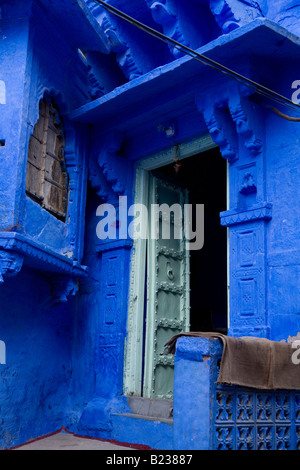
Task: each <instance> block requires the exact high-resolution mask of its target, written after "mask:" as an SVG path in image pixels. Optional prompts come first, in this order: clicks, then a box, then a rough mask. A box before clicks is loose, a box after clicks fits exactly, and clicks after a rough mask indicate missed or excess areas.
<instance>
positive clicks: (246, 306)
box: [0, 0, 300, 449]
mask: <svg viewBox="0 0 300 470" xmlns="http://www.w3.org/2000/svg"><path fill="white" fill-rule="evenodd" d="M110 3H111V4H113V5H115V6H117V7H119V8H121V9H123V10H124V11H126V12H127V13H128V14H131V15H133V16H135V17H136V18H137V19H139V20H141V21H143V22H145V23H146V24H148V25H150V26H151V27H155V28H157V29H159V30H160V31H163V32H164V33H165V34H167V35H169V36H171V37H172V38H174V39H176V40H178V41H180V42H182V43H183V44H185V45H187V46H190V47H193V48H198V49H199V51H200V52H201V53H203V54H204V55H205V54H206V55H207V56H209V57H211V58H213V59H215V60H217V61H219V62H221V63H223V64H224V65H226V66H229V67H231V68H233V69H234V70H236V71H237V72H239V73H242V74H244V75H246V76H247V77H249V78H251V79H253V80H256V81H259V82H260V83H262V84H264V85H265V86H268V87H269V88H272V89H274V90H275V91H277V92H278V93H282V94H284V95H285V96H287V97H288V98H291V96H292V93H293V92H294V91H295V90H294V89H293V88H292V83H293V82H294V81H295V80H299V79H300V77H299V76H298V75H297V74H298V71H297V68H296V65H295V64H296V63H297V61H299V51H300V49H299V45H300V39H299V35H300V26H299V15H300V13H299V12H300V7H299V5H298V2H296V1H295V0H291V1H290V2H285V1H277V2H271V1H270V2H269V1H267V0H264V1H261V2H243V1H239V0H227V1H221V0H220V1H217V0H214V1H212V0H211V1H210V2H208V1H207V2H205V1H200V0H190V2H185V3H184V4H183V3H182V2H180V1H179V0H164V1H161V2H153V1H151V0H135V1H132V2H125V1H121V0H112V1H111V2H110ZM0 7H1V23H0V26H1V36H0V37H1V42H0V60H1V69H0V159H1V169H0V230H1V232H0V304H1V314H0V341H4V342H5V345H6V364H0V379H1V383H0V392H1V393H0V397H1V398H0V409H1V416H0V438H1V445H2V446H3V447H9V446H12V445H16V444H19V443H21V442H24V441H25V440H27V439H29V438H31V437H37V436H39V435H42V434H46V433H49V432H53V431H56V430H57V429H59V428H60V427H61V426H62V425H64V426H66V427H68V428H69V429H70V430H74V431H76V432H78V433H81V434H85V435H86V434H88V435H91V436H95V437H105V438H108V439H115V440H127V441H128V442H131V443H139V444H144V445H149V446H151V447H154V448H164V449H165V448H169V449H171V448H174V449H201V448H216V447H217V441H216V440H215V439H214V438H213V437H212V436H213V433H215V432H216V427H215V428H214V427H213V426H215V424H214V423H212V422H211V420H210V415H209V410H211V411H212V412H213V413H214V412H215V411H214V410H215V409H216V408H214V406H215V407H217V404H216V403H217V402H216V401H215V402H214V403H215V405H213V408H210V405H209V404H210V403H213V400H215V396H216V395H215V392H216V389H215V386H214V373H215V363H216V361H217V359H218V357H219V355H220V354H221V352H220V350H219V349H218V347H217V346H216V344H215V343H212V342H211V341H204V340H199V339H193V340H192V339H184V340H182V341H181V342H180V345H179V347H178V350H177V353H176V361H175V381H174V419H173V425H171V424H170V423H167V422H163V421H151V420H149V419H140V417H139V418H137V417H128V416H127V415H128V414H130V413H131V410H130V408H129V405H128V403H127V400H126V397H125V396H124V394H123V368H124V362H125V361H126V357H125V356H124V354H125V353H126V344H127V342H128V341H130V328H131V326H130V324H129V323H128V322H127V313H128V303H129V301H132V299H131V298H130V292H131V286H130V270H131V262H132V259H133V258H132V256H133V254H134V250H133V246H132V243H131V240H124V239H120V240H119V239H118V240H115V241H109V240H106V241H103V242H101V241H99V240H98V239H97V236H96V226H97V222H98V218H97V217H96V209H97V207H98V205H99V204H101V203H102V202H108V203H111V204H114V205H117V203H118V198H119V196H124V195H125V196H128V198H129V199H128V204H131V203H132V202H134V196H135V192H134V184H135V169H136V165H137V164H138V162H139V161H140V160H141V159H142V158H146V157H149V156H151V155H153V154H156V153H158V152H163V151H165V150H168V149H170V148H172V147H173V146H174V145H176V144H183V143H188V142H190V141H192V140H193V139H195V138H199V137H201V136H205V135H207V134H208V133H209V134H210V135H211V137H212V139H213V140H214V142H215V143H216V145H217V146H218V147H219V149H220V152H221V155H222V157H223V158H225V159H226V160H227V161H228V167H229V188H228V190H229V206H228V210H226V211H223V212H222V213H221V215H220V224H221V225H222V226H223V227H228V233H229V275H230V276H229V277H230V295H229V300H230V319H229V320H230V322H229V325H228V326H229V334H231V335H234V336H244V335H247V336H251V335H252V336H261V337H267V338H269V339H273V340H282V339H287V338H288V337H289V336H296V335H297V333H298V332H299V331H300V319H299V312H300V304H299V269H300V268H299V266H300V258H299V253H300V246H299V217H298V207H299V203H300V201H299V191H298V187H299V179H300V173H299V159H298V150H299V149H298V133H299V130H298V127H299V123H295V122H291V121H287V120H284V119H282V118H280V117H279V116H277V115H276V114H275V113H273V112H272V111H271V110H270V108H269V105H270V102H269V101H267V100H265V99H262V98H259V97H257V96H256V95H254V94H253V92H252V91H251V90H249V89H247V88H246V87H243V86H241V85H240V84H238V83H237V82H235V81H234V80H232V79H230V78H229V77H226V76H225V75H221V74H219V73H218V72H216V71H214V70H212V69H210V68H208V67H206V66H205V65H204V64H201V63H199V62H197V61H195V60H193V59H191V58H190V57H186V56H182V54H179V53H178V51H177V50H176V49H173V48H169V47H168V46H167V45H166V44H163V43H160V42H159V41H157V40H155V39H153V38H150V37H148V36H145V34H144V33H142V32H141V31H136V30H135V29H134V28H133V27H132V26H131V25H127V24H125V23H122V22H121V20H119V19H116V18H115V17H113V16H112V15H111V14H108V13H107V12H105V11H104V10H103V9H101V7H100V6H98V5H95V4H94V2H92V1H91V0H86V1H85V2H83V1H82V0H78V1H69V0H63V1H62V0H60V1H50V0H30V1H26V2H25V1H24V0H9V1H8V0H0ZM78 49H80V51H78ZM44 96H51V97H53V98H54V99H55V101H56V103H57V105H58V107H59V109H60V112H61V115H62V117H63V120H64V125H65V130H66V139H67V145H66V164H67V170H68V173H69V176H70V189H71V191H70V200H69V205H68V217H67V221H66V223H63V222H61V221H59V220H57V219H56V218H55V217H53V216H52V215H51V214H49V213H48V212H46V211H45V210H43V209H42V208H41V207H40V206H39V205H38V204H36V203H35V202H33V201H32V200H30V199H29V198H27V197H26V194H25V179H26V163H27V148H28V142H29V137H30V135H31V133H32V130H33V127H34V125H35V123H36V122H37V119H38V104H39V100H40V99H41V98H43V97H44ZM281 109H282V110H283V111H284V108H281ZM288 112H290V113H292V111H290V110H289V111H288ZM168 126H172V128H173V129H174V134H173V135H172V136H171V137H168V135H167V134H166V133H165V132H163V131H162V129H163V128H167V127H168ZM220 158H221V157H220ZM200 202H201V201H200ZM224 230H225V228H224ZM208 357H210V359H208ZM195 391H196V392H195ZM224 393H225V392H224ZM234 393H235V392H234ZM243 393H244V392H243ZM245 393H246V392H245ZM270 396H271V398H270V399H271V401H272V400H273V401H272V403H273V405H274V406H275V404H274V403H275V402H274V400H276V397H275V395H272V394H270ZM286 396H287V397H288V399H289V400H290V401H291V403H294V404H293V405H291V406H292V407H293V408H291V409H292V410H293V413H294V412H295V406H296V405H295V403H296V401H295V397H294V395H293V397H291V396H290V395H289V394H287V395H286ZM199 403H201V404H203V403H206V404H207V407H206V406H201V407H200V406H198V405H199ZM273 405H272V406H273ZM293 419H294V418H292V420H293ZM130 423H131V424H130ZM217 424H218V423H217ZM273 424H274V423H273ZM275 425H277V424H276V423H275V424H274V426H275ZM230 426H231V425H230ZM233 426H234V429H235V430H236V429H237V423H235V424H234V425H233ZM292 426H294V428H295V426H296V424H295V421H293V424H292ZM128 428H129V429H130V431H128ZM294 428H293V429H294ZM234 432H236V431H234ZM272 432H273V431H272ZM214 435H215V434H214ZM262 439H263V438H262ZM274 439H275V438H274ZM274 442H275V441H274ZM278 442H279V441H278ZM295 442H296V441H295V438H294V437H293V440H291V441H289V446H290V448H291V447H293V446H294V445H296V444H295ZM265 443H267V441H265ZM223 444H224V442H223ZM274 445H275V444H274ZM225 447H226V446H225Z"/></svg>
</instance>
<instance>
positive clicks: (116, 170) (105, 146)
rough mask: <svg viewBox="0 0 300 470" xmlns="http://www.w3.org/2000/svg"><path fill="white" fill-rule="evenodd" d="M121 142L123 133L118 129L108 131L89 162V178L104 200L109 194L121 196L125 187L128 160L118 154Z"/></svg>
mask: <svg viewBox="0 0 300 470" xmlns="http://www.w3.org/2000/svg"><path fill="white" fill-rule="evenodd" d="M122 143H123V134H122V133H121V132H119V131H112V132H111V133H109V134H108V135H107V136H106V137H105V138H104V140H103V141H102V143H101V148H100V151H99V153H98V156H97V158H96V159H95V158H93V156H92V158H91V160H90V163H89V178H90V181H91V184H92V187H94V188H95V189H96V191H97V194H98V195H99V196H100V197H102V198H103V199H104V200H108V199H109V197H110V196H113V197H115V196H117V197H119V196H121V195H122V194H124V192H125V189H126V173H127V168H128V165H129V162H128V160H127V159H126V158H124V157H122V156H120V155H118V152H119V151H120V149H121V146H122Z"/></svg>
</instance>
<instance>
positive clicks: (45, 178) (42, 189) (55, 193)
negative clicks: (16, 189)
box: [26, 99, 68, 222]
mask: <svg viewBox="0 0 300 470" xmlns="http://www.w3.org/2000/svg"><path fill="white" fill-rule="evenodd" d="M64 147H65V135H64V130H63V122H62V119H61V117H60V115H59V111H58V108H57V107H56V106H55V104H54V102H53V100H46V99H43V100H41V101H40V108H39V120H38V122H37V123H36V125H35V126H34V130H33V134H32V135H31V137H30V141H29V148H28V159H27V175H26V194H27V195H28V196H29V197H30V198H31V199H33V200H34V201H36V202H38V203H39V204H40V205H41V206H42V207H43V208H45V209H46V210H47V211H49V212H50V213H51V214H53V215H54V216H55V217H57V218H58V219H60V220H62V221H64V222H65V220H66V216H67V207H68V174H67V170H66V163H65V157H64Z"/></svg>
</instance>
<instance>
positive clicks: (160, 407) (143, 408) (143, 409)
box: [127, 397, 173, 423]
mask: <svg viewBox="0 0 300 470" xmlns="http://www.w3.org/2000/svg"><path fill="white" fill-rule="evenodd" d="M127 403H128V405H129V408H130V411H131V413H132V414H133V415H135V416H136V417H141V418H144V419H146V418H148V419H154V418H157V419H158V420H167V422H169V423H171V422H172V421H173V400H165V399H151V398H143V397H127Z"/></svg>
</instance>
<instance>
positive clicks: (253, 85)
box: [92, 0, 300, 122]
mask: <svg viewBox="0 0 300 470" xmlns="http://www.w3.org/2000/svg"><path fill="white" fill-rule="evenodd" d="M92 1H93V2H95V3H97V4H99V5H100V6H102V7H103V8H104V9H105V10H106V11H108V12H109V13H112V14H113V15H115V16H117V17H118V18H120V19H122V20H124V21H126V22H127V23H130V24H132V25H133V26H135V27H137V28H139V29H140V30H142V31H144V32H146V33H147V34H150V35H151V36H153V37H155V38H156V39H159V40H161V41H163V42H165V43H167V44H168V45H172V47H174V48H176V49H177V50H179V51H180V52H183V53H184V54H186V55H188V56H190V57H192V58H193V59H196V60H197V61H199V62H201V63H203V64H205V65H207V66H209V67H211V68H213V69H215V70H217V71H219V72H221V73H223V74H225V75H227V76H229V77H231V78H233V79H235V80H236V81H238V82H239V83H241V84H242V85H244V86H246V87H248V88H250V89H252V90H254V92H255V93H257V94H259V95H261V96H263V97H265V98H267V99H269V100H272V101H275V102H277V103H278V104H281V105H282V106H285V107H287V108H289V109H291V110H293V111H295V112H297V113H300V105H299V104H297V103H295V102H294V101H292V100H290V99H288V98H286V97H285V96H283V95H281V94H279V93H277V92H275V91H274V90H272V89H270V88H268V87H265V86H263V85H261V84H259V83H257V82H255V81H253V80H251V79H250V78H247V77H245V76H243V75H241V74H239V73H238V72H235V71H234V70H231V69H230V68H228V67H226V66H224V65H222V64H220V63H218V62H216V61H215V60H213V59H210V58H209V57H206V56H204V55H203V54H200V53H199V52H197V51H195V50H193V49H191V48H190V47H188V46H185V45H184V44H182V43H180V42H178V41H176V40H174V39H172V38H170V37H168V36H166V35H165V34H163V33H161V32H160V31H157V30H156V29H153V28H151V27H150V26H147V25H145V24H144V23H141V22H140V21H138V20H136V19H135V18H133V17H131V16H129V15H127V14H126V13H124V12H122V11H121V10H119V9H117V8H116V7H114V6H112V5H109V4H108V3H105V2H104V1H102V0H92ZM273 110H274V111H275V110H276V111H278V110H277V109H276V108H274V109H273ZM277 114H278V115H280V111H278V113H277ZM281 114H283V113H281ZM284 116H286V115H284ZM281 117H283V116H281ZM286 117H289V116H286ZM290 120H294V121H297V122H298V118H290Z"/></svg>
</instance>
